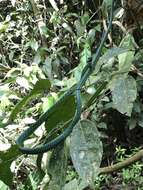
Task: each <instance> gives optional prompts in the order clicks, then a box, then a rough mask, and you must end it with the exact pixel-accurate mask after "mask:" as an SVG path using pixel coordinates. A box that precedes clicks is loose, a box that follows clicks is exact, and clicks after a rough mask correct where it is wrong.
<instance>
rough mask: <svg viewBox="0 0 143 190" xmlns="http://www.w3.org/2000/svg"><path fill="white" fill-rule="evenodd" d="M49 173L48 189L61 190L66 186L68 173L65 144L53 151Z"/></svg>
mask: <svg viewBox="0 0 143 190" xmlns="http://www.w3.org/2000/svg"><path fill="white" fill-rule="evenodd" d="M47 171H48V174H49V176H50V183H49V185H48V187H47V189H50V190H61V189H62V188H63V186H64V185H65V180H66V172H67V149H66V147H65V145H64V143H61V144H59V145H58V146H57V147H56V148H55V149H54V150H53V152H52V155H51V157H50V160H49V164H48V168H47Z"/></svg>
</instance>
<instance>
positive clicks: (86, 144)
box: [70, 120, 103, 184]
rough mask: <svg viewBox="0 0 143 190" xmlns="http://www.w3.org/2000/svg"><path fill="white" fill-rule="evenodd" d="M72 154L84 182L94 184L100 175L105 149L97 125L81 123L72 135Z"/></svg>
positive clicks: (87, 122) (84, 121)
mask: <svg viewBox="0 0 143 190" xmlns="http://www.w3.org/2000/svg"><path fill="white" fill-rule="evenodd" d="M70 153H71V157H72V161H73V164H74V167H75V169H76V171H77V172H78V174H79V176H80V177H81V178H82V180H83V181H85V182H87V183H89V184H93V182H94V180H95V178H96V177H97V175H98V174H99V167H100V163H101V160H102V154H103V147H102V142H101V141H100V138H99V132H98V130H97V127H96V126H95V124H94V123H93V122H91V121H88V120H82V121H81V122H79V123H78V124H77V125H76V126H75V128H74V130H73V132H72V135H71V144H70Z"/></svg>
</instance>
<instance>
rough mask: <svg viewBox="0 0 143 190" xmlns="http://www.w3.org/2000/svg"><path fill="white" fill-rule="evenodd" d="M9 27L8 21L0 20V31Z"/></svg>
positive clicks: (4, 30)
mask: <svg viewBox="0 0 143 190" xmlns="http://www.w3.org/2000/svg"><path fill="white" fill-rule="evenodd" d="M8 27H9V23H8V22H3V23H2V22H1V23H0V33H3V32H6V31H7V29H8Z"/></svg>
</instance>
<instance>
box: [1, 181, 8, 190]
mask: <svg viewBox="0 0 143 190" xmlns="http://www.w3.org/2000/svg"><path fill="white" fill-rule="evenodd" d="M0 189H2V190H8V186H7V185H5V184H4V183H3V182H2V181H0Z"/></svg>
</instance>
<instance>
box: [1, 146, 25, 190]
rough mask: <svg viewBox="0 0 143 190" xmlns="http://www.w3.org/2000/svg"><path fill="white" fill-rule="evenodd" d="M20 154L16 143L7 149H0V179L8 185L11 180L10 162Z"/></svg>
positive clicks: (10, 183)
mask: <svg viewBox="0 0 143 190" xmlns="http://www.w3.org/2000/svg"><path fill="white" fill-rule="evenodd" d="M19 155H21V153H20V152H19V150H18V148H17V146H16V145H13V146H11V148H9V149H8V150H7V151H5V152H3V151H2V152H1V151H0V180H1V181H3V182H4V183H5V184H6V185H8V186H9V187H10V186H11V185H12V182H13V173H12V172H11V170H10V166H11V163H12V162H13V161H14V160H15V159H16V158H17V156H19Z"/></svg>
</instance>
